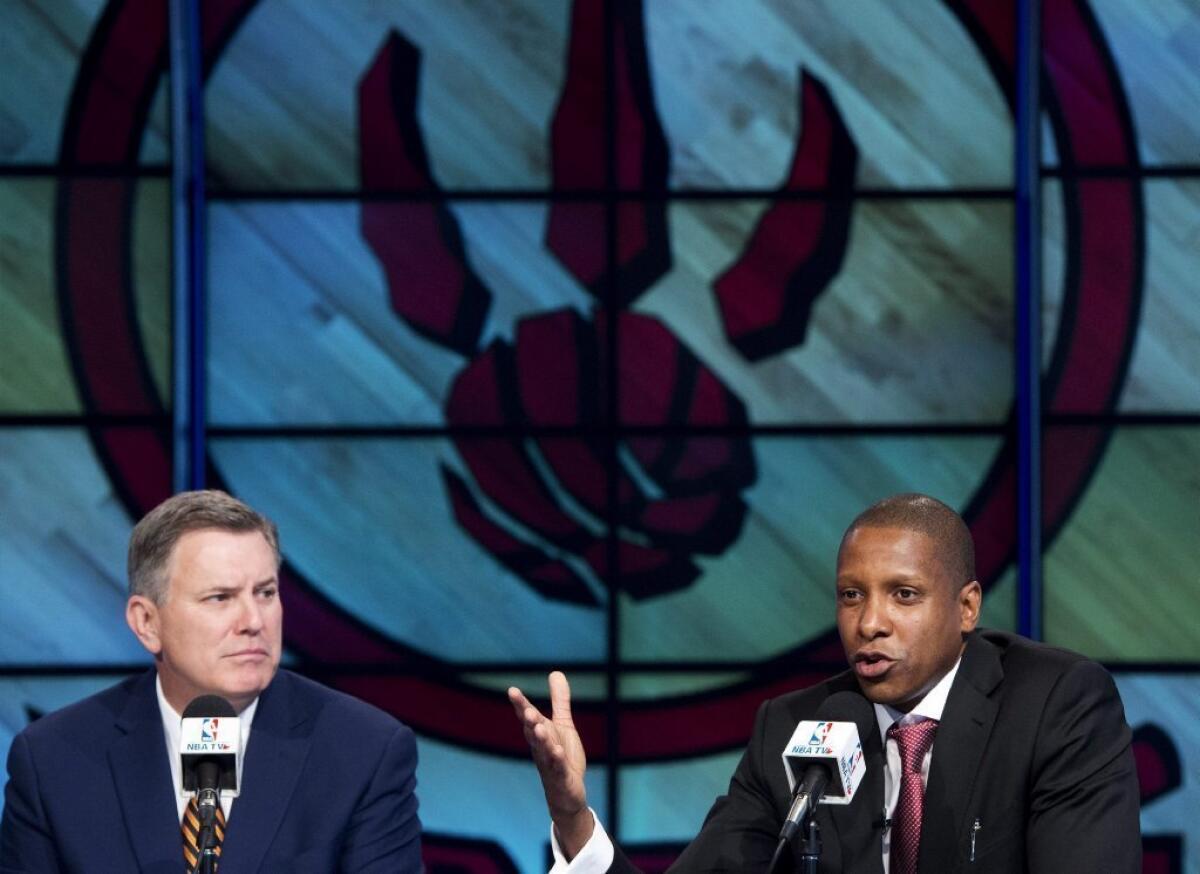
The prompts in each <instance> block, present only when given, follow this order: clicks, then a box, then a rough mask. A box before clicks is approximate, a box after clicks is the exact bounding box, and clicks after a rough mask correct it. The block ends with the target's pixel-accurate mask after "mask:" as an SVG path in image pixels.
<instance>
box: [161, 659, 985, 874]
mask: <svg viewBox="0 0 1200 874" xmlns="http://www.w3.org/2000/svg"><path fill="white" fill-rule="evenodd" d="M961 661H962V659H961V658H960V659H959V661H957V662H955V663H954V667H952V668H951V669H950V670H949V672H947V674H946V676H944V677H942V679H940V680H939V681H938V683H937V685H936V686H934V687H933V688H932V689H930V690H929V691H928V692H926V693H925V697H923V698H922V699H921V700H920V701H919V702H917V706H915V707H914V708H913V709H912V710H910V711H909V712H908V713H903V712H901V711H899V710H896V709H895V708H893V707H888V706H887V705H886V704H876V705H875V721H876V723H878V725H879V736H880V738H881V739H882V740H883V746H884V749H885V750H886V752H887V768H886V769H885V770H884V772H883V797H884V803H885V805H886V807H885V811H886V815H887V818H888V819H889V820H890V819H891V815H892V811H894V810H895V809H896V802H897V801H898V800H899V799H900V768H901V766H900V747H899V745H898V744H897V743H896V741H894V740H889V739H888V736H887V733H888V729H889V728H891V727H892V724H893V723H895V722H899V723H900V724H901V725H909V724H911V723H914V722H921V721H922V720H925V719H941V718H942V711H943V710H944V709H945V707H946V697H947V696H948V695H949V694H950V687H951V686H952V685H953V684H954V675H955V674H957V673H958V666H959V664H960V663H961ZM933 744H934V745H936V744H937V735H934V739H933ZM932 760H933V745H930V747H929V751H928V752H927V753H925V758H924V760H922V762H921V784H922V785H925V784H926V783H928V782H929V763H930V762H931V761H932ZM175 764H176V766H178V764H179V763H178V762H176V763H175ZM780 767H781V768H782V767H783V765H782V763H781V764H780ZM588 809H589V810H591V808H588ZM592 818H593V819H594V820H595V823H596V827H595V829H594V830H593V831H592V836H591V838H589V839H588V842H587V843H586V844H584V845H583V849H582V850H580V851H579V854H578V855H576V856H575V858H574V859H572V860H571V861H569V862H568V861H567V859H566V857H565V856H564V855H563V852H562V849H561V848H560V847H559V845H558V837H557V835H555V834H554V826H553V825H552V826H550V848H551V850H552V851H553V853H554V867H553V868H551V869H550V874H604V872H605V871H607V870H608V868H609V866H610V865H612V862H613V856H614V852H615V851H614V850H613V842H612V839H611V838H610V837H609V836H608V832H606V831H605V830H604V826H602V825H601V824H600V817H598V816H596V811H594V810H592ZM891 834H892V832H891V829H890V828H888V829H885V830H884V832H883V871H884V874H888V867H889V865H888V856H889V854H890V852H891V847H892V840H891Z"/></svg>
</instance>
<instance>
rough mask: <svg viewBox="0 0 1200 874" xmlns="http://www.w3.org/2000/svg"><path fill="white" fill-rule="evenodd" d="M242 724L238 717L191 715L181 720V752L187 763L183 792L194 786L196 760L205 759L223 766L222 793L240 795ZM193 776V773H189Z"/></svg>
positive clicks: (181, 790) (183, 760)
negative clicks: (239, 770)
mask: <svg viewBox="0 0 1200 874" xmlns="http://www.w3.org/2000/svg"><path fill="white" fill-rule="evenodd" d="M241 745H242V726H241V720H240V719H238V717H236V716H194V717H192V716H189V717H188V718H186V719H184V720H182V721H181V723H180V727H179V750H178V752H179V755H180V758H181V760H182V762H183V772H182V773H181V774H180V776H181V778H182V780H181V784H182V785H181V786H180V787H179V789H180V792H181V794H185V795H186V794H187V793H188V792H189V791H191V790H192V789H194V788H195V787H194V786H193V785H190V784H191V782H192V781H193V780H194V779H195V777H194V775H195V767H196V763H197V762H198V761H199V760H201V759H212V760H215V761H216V763H217V765H218V766H219V768H220V788H221V791H222V792H229V793H231V794H232V795H234V796H236V795H237V794H238V780H237V768H238V765H240V764H241V759H242V746H241ZM189 775H191V776H189Z"/></svg>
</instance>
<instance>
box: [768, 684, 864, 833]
mask: <svg viewBox="0 0 1200 874" xmlns="http://www.w3.org/2000/svg"><path fill="white" fill-rule="evenodd" d="M816 716H817V718H816V719H814V720H804V721H803V722H801V723H800V724H798V725H797V726H796V730H795V731H794V732H792V737H791V739H790V740H789V741H788V742H787V745H786V746H785V747H784V748H783V767H784V770H786V772H787V778H788V788H789V789H791V790H792V793H793V794H792V805H791V807H790V808H789V809H788V814H787V817H786V818H785V819H784V821H783V828H782V829H781V830H780V832H779V841H780V844H781V845H782V844H784V843H786V842H788V841H790V840H791V838H792V835H794V834H795V833H796V830H797V829H799V828H800V825H801V824H802V823H803V822H804V821H805V820H806V819H807V818H808V817H809V816H811V815H812V813H813V811H814V809H815V808H816V806H817V805H818V804H849V803H850V802H851V801H853V800H854V794H855V792H857V791H858V787H859V784H861V783H862V779H863V776H864V775H865V774H866V771H867V766H866V763H865V762H864V761H863V748H862V741H861V739H860V738H861V736H862V735H865V734H866V732H867V731H869V730H870V726H871V724H872V723H873V722H874V720H875V714H874V713H873V712H872V710H871V705H870V704H868V703H867V700H866V699H865V698H863V697H862V696H861V695H857V694H855V693H853V692H835V693H834V694H833V695H830V696H829V697H828V698H826V699H825V700H824V701H823V702H821V706H820V707H818V708H817V713H816Z"/></svg>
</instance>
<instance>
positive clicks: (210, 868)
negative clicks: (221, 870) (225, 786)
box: [191, 789, 221, 874]
mask: <svg viewBox="0 0 1200 874" xmlns="http://www.w3.org/2000/svg"><path fill="white" fill-rule="evenodd" d="M197 798H198V801H197V805H196V806H197V807H198V809H199V811H200V831H199V833H198V834H197V835H196V851H197V855H196V867H195V868H193V869H192V872H191V874H216V870H217V850H216V846H215V844H216V818H217V808H216V805H217V804H220V803H221V802H220V796H219V795H218V794H217V791H216V790H215V789H201V790H200V791H199V792H198V793H197ZM201 799H202V800H201Z"/></svg>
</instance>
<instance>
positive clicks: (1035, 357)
mask: <svg viewBox="0 0 1200 874" xmlns="http://www.w3.org/2000/svg"><path fill="white" fill-rule="evenodd" d="M1041 43H1042V39H1041V2H1040V0H1017V66H1016V76H1017V81H1016V155H1015V158H1016V160H1015V165H1016V168H1015V172H1016V215H1015V217H1014V220H1015V232H1016V247H1015V250H1016V264H1015V279H1016V318H1017V323H1016V362H1015V364H1016V368H1015V369H1016V407H1017V627H1018V630H1019V631H1020V632H1021V633H1022V634H1024V635H1027V636H1029V637H1032V638H1034V639H1035V640H1040V639H1042V637H1043V629H1042V394H1041V360H1042V330H1041V328H1042V323H1041V321H1042V320H1041V288H1042V269H1041V268H1042V260H1041V254H1042V249H1041V246H1042V239H1041V237H1042V231H1041V229H1042V221H1041V219H1042V216H1041V207H1042V197H1041V195H1042V188H1041V144H1040V138H1039V136H1038V134H1039V130H1040V128H1039V116H1040V93H1039V85H1040V75H1041Z"/></svg>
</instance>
